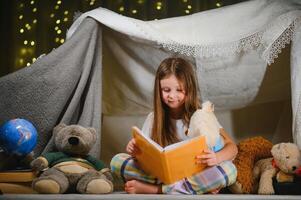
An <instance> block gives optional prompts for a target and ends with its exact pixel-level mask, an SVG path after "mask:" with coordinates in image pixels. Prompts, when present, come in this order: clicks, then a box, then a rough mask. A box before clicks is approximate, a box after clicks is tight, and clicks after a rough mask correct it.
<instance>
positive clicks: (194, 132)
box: [187, 101, 224, 152]
mask: <svg viewBox="0 0 301 200" xmlns="http://www.w3.org/2000/svg"><path fill="white" fill-rule="evenodd" d="M220 128H221V125H220V123H219V122H218V120H217V118H216V116H215V114H214V105H213V104H212V103H211V102H210V101H206V102H204V103H203V104H202V108H201V109H197V110H196V111H195V112H194V113H193V115H192V116H191V118H190V123H189V128H188V133H187V136H188V137H196V136H200V135H204V136H205V138H206V143H207V145H208V148H209V149H211V150H213V151H214V152H217V151H219V150H220V149H222V148H223V146H224V141H223V139H222V137H221V135H220Z"/></svg>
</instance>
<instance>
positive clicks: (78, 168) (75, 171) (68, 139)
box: [31, 123, 113, 194]
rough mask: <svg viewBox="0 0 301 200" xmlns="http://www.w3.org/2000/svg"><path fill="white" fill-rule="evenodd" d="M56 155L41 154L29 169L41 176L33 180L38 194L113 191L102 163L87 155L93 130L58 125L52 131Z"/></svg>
mask: <svg viewBox="0 0 301 200" xmlns="http://www.w3.org/2000/svg"><path fill="white" fill-rule="evenodd" d="M53 138H54V144H55V147H56V149H57V151H55V152H48V153H45V154H42V155H41V156H39V157H38V158H36V159H34V160H33V161H32V162H31V167H32V169H33V170H35V171H37V172H41V171H43V172H42V174H41V175H40V176H39V177H37V178H36V179H34V180H33V182H32V188H33V189H34V190H35V191H37V192H39V193H48V194H61V193H65V192H76V191H77V192H79V193H83V194H105V193H111V192H112V191H113V183H112V181H113V180H112V176H111V172H110V169H109V168H106V167H105V166H104V164H103V162H102V161H100V160H98V159H96V158H94V157H92V156H90V155H88V153H89V151H90V150H91V148H92V147H93V145H94V144H95V141H96V130H95V129H94V128H86V127H83V126H80V125H65V124H63V123H62V124H59V125H57V126H56V127H54V129H53Z"/></svg>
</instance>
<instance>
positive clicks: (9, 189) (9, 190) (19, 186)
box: [0, 182, 37, 194]
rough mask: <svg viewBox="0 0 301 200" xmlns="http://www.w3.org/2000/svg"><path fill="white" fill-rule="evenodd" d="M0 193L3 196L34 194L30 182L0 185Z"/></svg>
mask: <svg viewBox="0 0 301 200" xmlns="http://www.w3.org/2000/svg"><path fill="white" fill-rule="evenodd" d="M0 193H3V194H36V193H37V192H36V191H35V190H33V189H32V187H31V182H27V183H0Z"/></svg>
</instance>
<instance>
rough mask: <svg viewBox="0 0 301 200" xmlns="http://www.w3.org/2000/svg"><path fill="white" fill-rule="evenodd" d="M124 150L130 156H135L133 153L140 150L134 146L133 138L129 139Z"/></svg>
mask: <svg viewBox="0 0 301 200" xmlns="http://www.w3.org/2000/svg"><path fill="white" fill-rule="evenodd" d="M126 151H127V153H128V154H130V155H131V156H133V157H135V155H136V154H137V153H138V152H139V151H140V150H139V148H138V147H137V146H136V141H135V139H134V138H133V139H131V140H130V141H129V143H128V144H127V146H126Z"/></svg>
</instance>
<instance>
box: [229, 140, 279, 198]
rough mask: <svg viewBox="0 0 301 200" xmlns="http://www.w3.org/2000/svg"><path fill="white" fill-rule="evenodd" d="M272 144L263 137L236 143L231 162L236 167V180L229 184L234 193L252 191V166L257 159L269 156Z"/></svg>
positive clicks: (248, 192)
mask: <svg viewBox="0 0 301 200" xmlns="http://www.w3.org/2000/svg"><path fill="white" fill-rule="evenodd" d="M272 146H273V144H272V143H271V142H270V141H268V140H266V139H264V138H263V137H260V136H258V137H252V138H247V139H245V140H242V141H240V142H239V143H238V145H237V148H238V154H237V156H236V158H235V159H234V161H233V163H234V164H235V166H236V168H237V178H236V182H235V183H234V184H232V185H231V186H229V190H230V191H231V192H232V193H235V194H250V193H254V180H253V174H252V173H253V167H254V164H255V162H256V161H257V160H260V159H263V158H268V157H271V156H272V154H271V149H272Z"/></svg>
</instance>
